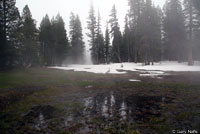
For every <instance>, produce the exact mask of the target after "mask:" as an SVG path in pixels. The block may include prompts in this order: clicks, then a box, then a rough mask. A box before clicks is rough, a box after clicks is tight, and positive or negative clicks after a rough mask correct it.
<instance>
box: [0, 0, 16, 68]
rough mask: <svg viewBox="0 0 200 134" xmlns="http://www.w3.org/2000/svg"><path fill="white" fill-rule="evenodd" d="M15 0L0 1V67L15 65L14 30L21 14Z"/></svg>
mask: <svg viewBox="0 0 200 134" xmlns="http://www.w3.org/2000/svg"><path fill="white" fill-rule="evenodd" d="M15 4H16V1H15V0H1V1H0V42H1V43H0V69H6V68H7V67H9V66H13V64H14V58H15V57H16V49H15V48H16V46H15V45H16V44H17V42H13V41H14V38H16V36H14V32H15V31H16V30H17V28H18V23H19V20H20V15H19V11H18V9H17V7H16V6H15Z"/></svg>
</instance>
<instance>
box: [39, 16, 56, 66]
mask: <svg viewBox="0 0 200 134" xmlns="http://www.w3.org/2000/svg"><path fill="white" fill-rule="evenodd" d="M39 31H40V33H39V41H40V56H41V60H42V65H47V66H51V65H52V53H53V50H52V49H53V48H52V46H53V44H52V42H51V38H52V25H51V22H50V19H49V16H48V15H46V16H45V17H44V18H43V19H42V21H41V23H40V29H39Z"/></svg>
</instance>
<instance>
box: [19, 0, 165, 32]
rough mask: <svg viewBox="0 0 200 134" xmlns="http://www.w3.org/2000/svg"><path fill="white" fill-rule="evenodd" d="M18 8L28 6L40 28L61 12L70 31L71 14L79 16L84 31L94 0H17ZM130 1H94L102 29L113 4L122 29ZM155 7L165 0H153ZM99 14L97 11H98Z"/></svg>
mask: <svg viewBox="0 0 200 134" xmlns="http://www.w3.org/2000/svg"><path fill="white" fill-rule="evenodd" d="M16 1H17V3H16V6H17V7H18V8H19V10H20V12H22V10H23V8H24V6H25V5H26V4H27V5H28V6H29V8H30V10H31V13H32V16H33V18H34V19H35V20H36V21H37V26H39V24H40V22H41V20H42V18H43V17H44V16H45V14H46V13H47V14H48V15H49V17H50V18H52V16H56V15H57V13H58V12H59V13H60V14H61V16H62V17H63V19H64V21H65V24H66V29H67V30H68V27H69V26H68V24H69V16H70V12H74V13H77V14H79V16H80V18H81V21H82V26H83V29H86V26H87V24H86V19H87V17H88V11H89V9H90V3H91V1H92V0H56V1H55V0H16ZM127 1H128V0H93V4H94V6H95V9H96V10H98V9H99V11H100V14H101V17H102V27H103V28H104V27H105V23H106V21H107V20H108V19H109V14H110V11H111V8H112V6H113V4H115V5H116V8H117V12H118V14H117V15H118V19H119V23H120V26H121V28H123V24H124V16H125V14H126V13H127V9H128V7H127V5H128V2H127ZM153 2H154V3H155V5H160V6H161V7H162V6H163V4H164V2H165V0H153ZM96 12H97V11H96Z"/></svg>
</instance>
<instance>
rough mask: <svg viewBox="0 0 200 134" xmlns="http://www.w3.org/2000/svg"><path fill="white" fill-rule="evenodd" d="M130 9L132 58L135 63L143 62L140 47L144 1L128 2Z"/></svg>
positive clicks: (130, 0)
mask: <svg viewBox="0 0 200 134" xmlns="http://www.w3.org/2000/svg"><path fill="white" fill-rule="evenodd" d="M128 5H129V6H130V9H129V20H130V21H129V23H130V32H131V44H132V45H131V47H132V48H131V50H132V51H131V52H132V53H131V57H132V59H133V61H134V62H135V63H137V62H138V61H140V60H141V58H140V57H141V55H140V52H139V51H140V47H141V40H142V35H141V28H142V27H143V26H142V25H141V22H142V21H141V20H142V19H141V14H142V12H143V9H144V5H145V4H144V0H128Z"/></svg>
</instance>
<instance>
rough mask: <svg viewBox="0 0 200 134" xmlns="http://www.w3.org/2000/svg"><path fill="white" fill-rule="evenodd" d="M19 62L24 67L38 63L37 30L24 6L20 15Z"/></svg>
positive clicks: (27, 9) (27, 8) (26, 7)
mask: <svg viewBox="0 0 200 134" xmlns="http://www.w3.org/2000/svg"><path fill="white" fill-rule="evenodd" d="M21 34H22V36H21V42H22V46H21V54H22V55H21V61H22V65H23V66H24V67H31V66H36V65H38V63H39V55H38V53H39V45H38V30H37V28H36V24H35V21H34V20H33V19H32V15H31V12H30V10H29V7H28V6H27V5H26V6H25V7H24V9H23V13H22V27H21Z"/></svg>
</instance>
